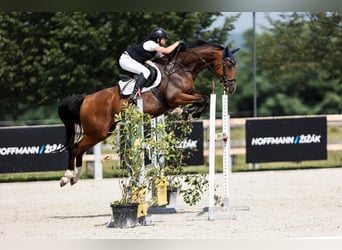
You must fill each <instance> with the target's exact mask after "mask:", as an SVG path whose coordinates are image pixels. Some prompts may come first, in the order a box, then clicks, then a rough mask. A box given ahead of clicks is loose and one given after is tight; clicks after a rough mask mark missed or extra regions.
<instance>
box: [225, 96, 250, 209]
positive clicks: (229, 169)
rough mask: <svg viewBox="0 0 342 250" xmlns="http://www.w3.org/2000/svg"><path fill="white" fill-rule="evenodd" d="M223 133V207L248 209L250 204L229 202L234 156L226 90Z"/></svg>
mask: <svg viewBox="0 0 342 250" xmlns="http://www.w3.org/2000/svg"><path fill="white" fill-rule="evenodd" d="M222 133H223V135H224V138H223V156H222V165H223V167H222V168H223V183H224V184H223V209H224V210H235V211H248V210H249V207H248V206H230V203H229V175H230V174H231V172H232V158H231V155H230V146H231V144H230V115H229V113H228V95H227V93H226V91H224V92H223V95H222Z"/></svg>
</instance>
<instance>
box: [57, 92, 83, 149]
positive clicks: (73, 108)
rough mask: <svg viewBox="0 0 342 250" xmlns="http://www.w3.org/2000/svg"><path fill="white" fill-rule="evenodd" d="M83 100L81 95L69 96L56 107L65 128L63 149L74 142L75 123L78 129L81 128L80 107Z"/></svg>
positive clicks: (68, 147)
mask: <svg viewBox="0 0 342 250" xmlns="http://www.w3.org/2000/svg"><path fill="white" fill-rule="evenodd" d="M83 100H84V97H83V96H79V95H75V96H70V97H68V98H66V99H65V100H64V101H63V102H62V103H61V104H60V105H59V107H58V114H59V117H60V119H61V120H62V122H63V123H64V125H65V128H66V139H65V143H64V148H63V149H66V150H69V149H70V147H71V146H72V145H73V144H74V141H75V135H76V130H75V125H78V126H79V127H80V129H82V127H81V119H80V109H81V106H82V103H83ZM63 149H62V150H63Z"/></svg>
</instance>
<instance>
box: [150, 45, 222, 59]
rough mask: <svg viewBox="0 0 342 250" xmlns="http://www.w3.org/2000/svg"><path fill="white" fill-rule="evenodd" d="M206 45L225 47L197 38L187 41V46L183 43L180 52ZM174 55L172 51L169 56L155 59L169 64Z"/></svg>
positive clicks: (218, 47)
mask: <svg viewBox="0 0 342 250" xmlns="http://www.w3.org/2000/svg"><path fill="white" fill-rule="evenodd" d="M204 46H210V47H213V48H217V49H220V50H223V49H224V47H223V46H222V45H220V44H217V43H215V42H210V41H206V40H203V39H197V40H194V41H191V42H188V43H186V45H185V46H183V45H182V46H181V47H180V48H179V49H178V52H180V51H185V50H186V49H192V48H200V47H204ZM173 56H174V54H173V53H171V54H170V55H169V56H163V57H160V58H156V59H154V60H153V61H154V62H156V63H159V64H165V63H166V64H168V63H169V62H170V61H171V60H170V58H172V57H173Z"/></svg>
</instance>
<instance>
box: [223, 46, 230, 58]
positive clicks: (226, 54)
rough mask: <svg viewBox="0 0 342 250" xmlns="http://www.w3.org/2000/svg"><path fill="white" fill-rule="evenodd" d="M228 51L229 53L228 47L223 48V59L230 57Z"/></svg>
mask: <svg viewBox="0 0 342 250" xmlns="http://www.w3.org/2000/svg"><path fill="white" fill-rule="evenodd" d="M230 55H231V54H230V51H229V49H228V47H225V48H224V53H223V56H224V58H227V57H230Z"/></svg>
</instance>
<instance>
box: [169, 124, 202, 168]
mask: <svg viewBox="0 0 342 250" xmlns="http://www.w3.org/2000/svg"><path fill="white" fill-rule="evenodd" d="M192 125H193V127H192V132H191V134H190V135H189V137H188V138H187V139H186V140H184V141H183V142H181V146H182V147H183V148H184V149H185V150H184V154H185V155H187V154H188V153H189V154H190V156H189V158H185V159H184V161H183V162H184V163H185V164H186V165H188V166H198V165H203V164H204V156H203V132H204V131H203V122H202V121H196V122H193V123H192ZM179 133H180V131H175V134H176V136H177V135H179Z"/></svg>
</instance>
